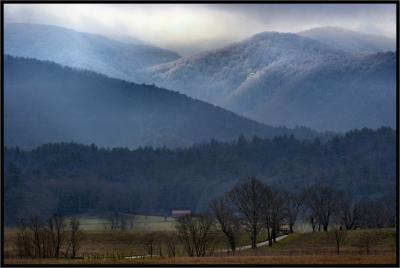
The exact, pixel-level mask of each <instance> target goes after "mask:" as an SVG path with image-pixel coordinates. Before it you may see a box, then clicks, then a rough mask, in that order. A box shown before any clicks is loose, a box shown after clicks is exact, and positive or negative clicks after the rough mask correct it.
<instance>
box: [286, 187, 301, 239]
mask: <svg viewBox="0 0 400 268" xmlns="http://www.w3.org/2000/svg"><path fill="white" fill-rule="evenodd" d="M285 195H286V200H285V214H286V218H287V222H288V224H289V232H290V233H293V227H294V225H295V223H296V220H297V217H298V215H299V213H300V211H301V209H302V208H303V205H304V200H305V195H304V192H302V191H293V192H286V193H285Z"/></svg>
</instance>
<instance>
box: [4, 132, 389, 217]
mask: <svg viewBox="0 0 400 268" xmlns="http://www.w3.org/2000/svg"><path fill="white" fill-rule="evenodd" d="M396 146H397V144H396V132H395V131H394V130H393V129H390V128H381V129H378V130H370V129H362V130H355V131H351V132H348V133H346V134H345V135H344V136H340V137H335V138H333V139H332V140H330V141H329V142H326V143H321V142H320V141H319V140H318V139H316V140H314V141H306V140H298V139H296V138H294V137H287V136H280V137H275V138H273V139H261V138H257V137H255V138H253V139H252V140H246V139H245V138H244V137H243V136H241V137H239V139H238V140H237V141H235V142H231V143H220V142H217V141H215V140H212V141H211V142H210V143H206V144H199V145H196V146H193V147H190V148H187V149H178V150H169V149H166V148H159V149H153V148H150V147H147V148H140V149H136V150H129V149H126V148H114V149H104V148H98V147H97V146H96V145H94V144H93V145H89V146H86V145H80V144H76V143H58V144H47V145H43V146H41V147H39V148H37V149H34V150H32V151H24V150H21V149H19V148H6V149H5V151H4V153H5V158H4V160H5V163H4V164H5V199H6V202H5V205H6V210H5V211H6V217H5V218H6V220H7V224H12V223H13V222H14V221H15V219H16V218H17V217H22V216H24V217H26V216H27V215H30V214H40V215H42V216H43V217H45V216H48V215H49V214H51V213H54V212H59V213H62V214H75V213H85V212H88V211H91V212H93V211H94V212H96V213H103V212H105V211H119V212H129V213H145V214H150V213H151V214H164V215H166V214H169V213H170V211H171V209H191V210H194V211H202V210H204V209H206V208H207V206H208V202H209V200H210V199H211V198H213V197H215V196H218V195H221V194H223V193H224V192H226V191H228V190H229V189H231V188H232V186H233V185H234V184H235V183H236V182H237V181H238V180H239V179H241V178H243V177H247V176H256V177H257V178H259V179H260V180H261V181H264V182H266V183H268V185H272V186H279V187H283V188H286V189H289V190H290V189H293V188H296V189H300V188H302V187H305V186H309V185H314V184H318V185H321V184H325V183H326V184H329V185H331V186H332V187H335V188H338V189H342V190H346V191H350V192H352V193H353V194H354V195H355V196H358V197H368V198H372V199H374V198H380V197H382V196H389V197H391V198H394V197H395V191H396V163H397V160H396Z"/></svg>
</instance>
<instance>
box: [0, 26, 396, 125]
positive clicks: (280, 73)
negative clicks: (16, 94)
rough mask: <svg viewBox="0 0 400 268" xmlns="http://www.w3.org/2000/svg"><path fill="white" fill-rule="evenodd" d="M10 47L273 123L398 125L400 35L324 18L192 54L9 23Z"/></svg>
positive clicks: (18, 52)
mask: <svg viewBox="0 0 400 268" xmlns="http://www.w3.org/2000/svg"><path fill="white" fill-rule="evenodd" d="M4 43H5V49H4V51H5V53H6V54H9V55H14V56H20V57H29V58H36V59H39V60H49V61H54V62H55V63H59V64H61V65H66V66H71V67H74V68H82V69H89V70H93V71H96V72H99V73H103V74H105V75H107V76H110V77H115V78H120V79H124V80H129V81H132V82H136V83H140V84H141V83H146V84H155V85H156V86H158V87H161V88H167V89H170V90H172V91H178V92H180V93H183V94H185V95H187V96H190V97H193V98H195V99H199V100H203V101H206V102H209V103H212V104H215V105H218V106H220V107H222V108H225V109H227V110H230V111H232V112H234V113H236V114H239V115H242V116H245V117H247V118H249V119H253V120H256V121H258V122H260V123H264V124H267V125H271V126H284V127H290V128H294V127H296V126H305V127H309V128H311V129H315V130H318V131H339V132H343V131H348V130H351V129H355V128H362V127H371V128H378V127H380V126H382V125H384V126H391V127H394V126H395V107H396V103H395V99H396V98H395V92H396V90H395V87H396V68H395V66H396V56H395V53H394V51H395V40H392V39H389V38H386V37H381V36H375V35H369V34H364V33H359V32H355V31H349V30H346V29H342V28H337V27H321V28H315V29H311V30H309V31H303V32H300V33H297V34H294V33H278V32H263V33H259V34H256V35H254V36H252V37H250V38H248V39H245V40H242V41H240V42H237V43H234V44H232V45H228V46H226V47H224V48H221V49H215V50H211V51H206V52H201V53H198V54H195V55H192V56H186V57H181V56H180V55H178V54H176V53H174V52H171V51H168V50H165V49H161V48H157V47H155V46H152V45H149V44H147V43H140V41H135V42H134V43H128V42H127V43H123V42H120V41H114V40H111V39H108V38H106V37H102V36H99V35H93V34H88V33H82V32H76V31H73V30H70V29H66V28H62V27H56V26H49V25H36V24H13V23H11V24H6V25H5V42H4Z"/></svg>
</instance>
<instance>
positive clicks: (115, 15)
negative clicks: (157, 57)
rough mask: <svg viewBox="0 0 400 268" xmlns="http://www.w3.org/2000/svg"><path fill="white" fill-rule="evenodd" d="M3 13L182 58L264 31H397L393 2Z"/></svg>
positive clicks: (50, 8)
mask: <svg viewBox="0 0 400 268" xmlns="http://www.w3.org/2000/svg"><path fill="white" fill-rule="evenodd" d="M4 13H5V14H4V16H5V22H24V23H38V24H50V25H57V26H63V27H67V28H72V29H75V30H77V31H85V32H91V33H99V34H103V35H106V36H109V37H113V38H117V39H119V40H125V41H128V40H131V39H132V38H133V39H136V38H138V39H141V40H143V41H147V42H150V43H153V44H157V45H158V46H160V47H164V48H168V49H171V50H174V51H176V52H178V53H180V54H183V55H188V54H192V53H195V52H199V51H204V50H207V49H212V48H217V47H222V46H224V45H226V44H228V43H231V42H235V41H239V40H241V39H243V38H246V37H249V36H251V35H253V34H255V33H258V32H262V31H278V32H293V33H295V32H299V31H303V30H308V29H311V28H316V27H321V26H339V27H343V28H347V29H351V30H355V31H361V32H365V33H369V34H379V35H384V36H387V37H391V38H394V37H395V33H396V20H395V16H396V6H395V5H394V4H345V5H343V4H268V5H263V4H184V5H182V4H96V5H95V6H93V5H90V4H32V5H29V4H23V5H21V4H6V5H5V10H4ZM232 29H234V30H232ZM131 41H132V40H131Z"/></svg>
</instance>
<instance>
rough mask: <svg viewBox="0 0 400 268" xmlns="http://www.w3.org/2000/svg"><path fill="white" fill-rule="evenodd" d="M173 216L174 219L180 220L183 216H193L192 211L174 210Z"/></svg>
mask: <svg viewBox="0 0 400 268" xmlns="http://www.w3.org/2000/svg"><path fill="white" fill-rule="evenodd" d="M171 214H172V217H174V218H179V217H183V216H190V215H192V211H191V210H172V213H171Z"/></svg>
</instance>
